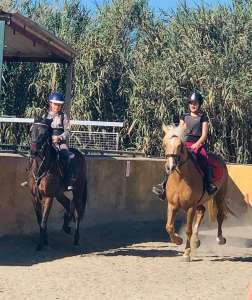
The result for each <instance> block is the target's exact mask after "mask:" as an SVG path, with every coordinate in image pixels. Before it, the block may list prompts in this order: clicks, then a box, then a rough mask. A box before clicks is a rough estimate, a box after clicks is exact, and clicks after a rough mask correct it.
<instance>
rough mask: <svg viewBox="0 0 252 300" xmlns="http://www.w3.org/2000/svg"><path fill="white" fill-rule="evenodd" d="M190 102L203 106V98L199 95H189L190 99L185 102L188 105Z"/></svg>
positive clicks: (196, 93)
mask: <svg viewBox="0 0 252 300" xmlns="http://www.w3.org/2000/svg"><path fill="white" fill-rule="evenodd" d="M191 101H197V102H198V103H199V105H200V106H201V105H202V104H203V97H202V95H201V94H200V93H198V92H194V93H192V94H191V95H190V97H189V98H188V100H187V102H188V103H190V102H191Z"/></svg>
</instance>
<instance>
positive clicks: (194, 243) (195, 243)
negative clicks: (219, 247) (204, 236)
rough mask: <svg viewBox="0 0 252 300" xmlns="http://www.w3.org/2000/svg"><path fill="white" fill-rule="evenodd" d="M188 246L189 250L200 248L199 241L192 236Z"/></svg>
mask: <svg viewBox="0 0 252 300" xmlns="http://www.w3.org/2000/svg"><path fill="white" fill-rule="evenodd" d="M190 245H191V248H193V249H197V248H199V247H200V239H199V238H198V237H197V236H195V235H192V237H191V241H190Z"/></svg>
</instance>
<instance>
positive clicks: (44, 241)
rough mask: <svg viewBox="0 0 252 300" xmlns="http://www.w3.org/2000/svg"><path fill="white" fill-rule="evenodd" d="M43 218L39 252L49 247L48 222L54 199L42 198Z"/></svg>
mask: <svg viewBox="0 0 252 300" xmlns="http://www.w3.org/2000/svg"><path fill="white" fill-rule="evenodd" d="M41 202H42V217H41V223H40V237H39V244H38V247H37V250H42V249H43V247H44V246H47V245H48V238H47V221H48V216H49V213H50V210H51V207H52V203H53V197H45V196H43V197H42V201H41Z"/></svg>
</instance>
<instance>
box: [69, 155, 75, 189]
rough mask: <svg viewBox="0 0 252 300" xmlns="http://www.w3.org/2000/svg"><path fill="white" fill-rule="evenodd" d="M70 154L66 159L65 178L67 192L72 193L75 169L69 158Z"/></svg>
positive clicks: (72, 161)
mask: <svg viewBox="0 0 252 300" xmlns="http://www.w3.org/2000/svg"><path fill="white" fill-rule="evenodd" d="M71 154H72V153H71ZM71 154H70V158H69V159H68V168H67V178H68V182H67V183H68V186H67V190H68V191H72V190H73V189H74V183H75V181H76V168H75V163H74V159H73V158H71Z"/></svg>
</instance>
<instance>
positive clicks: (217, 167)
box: [208, 155, 224, 181]
mask: <svg viewBox="0 0 252 300" xmlns="http://www.w3.org/2000/svg"><path fill="white" fill-rule="evenodd" d="M208 163H209V165H210V167H211V169H212V177H213V181H217V180H219V179H221V177H222V176H223V173H224V168H223V165H222V164H221V163H220V162H218V161H217V160H216V159H215V158H214V157H213V156H211V155H209V156H208Z"/></svg>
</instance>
